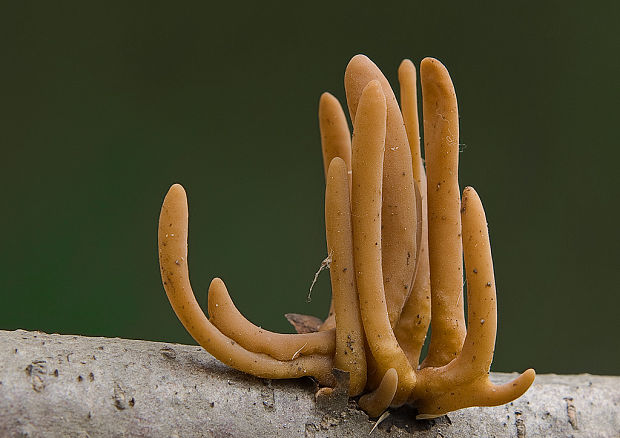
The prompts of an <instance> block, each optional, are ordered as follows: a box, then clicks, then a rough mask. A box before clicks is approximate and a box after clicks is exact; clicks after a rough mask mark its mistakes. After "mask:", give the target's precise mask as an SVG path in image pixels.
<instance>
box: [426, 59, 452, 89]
mask: <svg viewBox="0 0 620 438" xmlns="http://www.w3.org/2000/svg"><path fill="white" fill-rule="evenodd" d="M420 76H421V77H422V78H427V79H433V80H434V81H436V82H445V83H446V84H452V79H450V74H449V73H448V69H447V68H446V67H445V66H444V65H443V64H442V63H441V62H439V60H437V59H435V58H424V59H423V60H422V62H421V63H420Z"/></svg>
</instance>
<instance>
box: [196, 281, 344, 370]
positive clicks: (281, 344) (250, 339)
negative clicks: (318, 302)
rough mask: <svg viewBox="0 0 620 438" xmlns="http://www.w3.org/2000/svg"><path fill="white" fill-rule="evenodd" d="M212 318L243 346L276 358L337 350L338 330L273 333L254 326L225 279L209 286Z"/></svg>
mask: <svg viewBox="0 0 620 438" xmlns="http://www.w3.org/2000/svg"><path fill="white" fill-rule="evenodd" d="M208 303H209V304H208V306H209V321H211V322H212V323H213V325H214V326H215V327H217V328H218V330H219V331H221V332H222V333H223V334H224V335H226V336H228V337H229V338H230V339H232V340H233V341H235V342H237V343H238V344H239V345H241V346H242V347H243V348H245V349H246V350H249V351H253V352H255V353H265V354H268V355H269V356H271V357H273V358H274V359H278V360H291V359H294V358H296V357H297V356H299V355H303V356H308V355H311V354H328V355H331V354H333V353H334V348H335V346H336V342H335V329H331V330H328V331H322V332H314V333H303V334H283V333H274V332H270V331H268V330H265V329H262V328H260V327H257V326H255V325H254V324H252V323H251V322H250V321H248V320H247V319H246V318H245V317H244V316H243V315H242V314H241V313H240V312H239V310H237V308H236V307H235V305H234V303H233V301H232V299H231V298H230V295H229V294H228V290H227V289H226V286H225V285H224V282H223V281H214V282H212V283H211V286H210V287H209V300H208Z"/></svg>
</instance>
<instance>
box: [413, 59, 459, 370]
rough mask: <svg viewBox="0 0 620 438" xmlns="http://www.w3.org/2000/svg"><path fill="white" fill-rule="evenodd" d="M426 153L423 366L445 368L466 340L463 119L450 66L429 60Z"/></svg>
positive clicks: (424, 76)
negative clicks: (427, 314)
mask: <svg viewBox="0 0 620 438" xmlns="http://www.w3.org/2000/svg"><path fill="white" fill-rule="evenodd" d="M420 76H421V82H422V97H423V109H424V146H425V147H424V151H425V154H426V155H425V157H426V174H427V178H428V188H427V195H428V199H427V201H428V246H429V264H430V275H431V321H432V322H431V342H430V344H429V348H428V356H426V359H424V362H423V363H422V367H427V366H431V367H437V366H442V365H445V364H447V363H448V362H450V361H451V360H452V359H454V358H455V357H456V356H457V354H458V353H459V352H460V351H461V347H462V345H463V340H464V338H465V315H464V312H463V267H462V266H463V262H462V257H463V249H462V243H461V216H460V214H459V210H460V205H461V199H460V192H459V181H458V163H459V121H458V109H457V104H456V94H455V92H454V86H453V85H452V80H451V79H450V75H449V74H448V71H447V70H446V68H445V67H444V66H443V65H442V64H441V63H440V62H439V61H437V60H436V59H432V58H425V59H424V60H423V61H422V64H421V66H420Z"/></svg>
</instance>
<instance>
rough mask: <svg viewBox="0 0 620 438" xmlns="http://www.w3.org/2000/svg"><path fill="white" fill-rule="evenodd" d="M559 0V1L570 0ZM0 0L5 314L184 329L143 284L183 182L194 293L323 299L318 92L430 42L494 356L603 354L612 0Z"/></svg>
mask: <svg viewBox="0 0 620 438" xmlns="http://www.w3.org/2000/svg"><path fill="white" fill-rule="evenodd" d="M569 3H570V2H569ZM569 3H567V2H560V1H553V2H496V3H491V2H488V4H487V5H485V6H482V5H478V3H476V5H473V4H472V2H415V1H408V2H398V3H392V4H390V3H387V4H382V5H381V6H378V3H377V2H355V3H344V2H323V3H322V2H309V3H299V4H297V3H291V2H288V3H285V2H282V3H280V4H279V5H278V4H276V3H269V2H245V3H243V2H241V3H239V2H226V3H222V2H218V3H217V5H215V4H214V2H150V1H132V2H86V3H84V2H26V1H23V2H4V3H3V4H2V6H1V7H0V53H1V54H2V55H1V68H0V133H1V134H0V141H1V143H0V145H1V148H2V173H1V174H0V178H1V181H2V190H3V194H2V214H1V215H0V228H1V229H2V237H1V239H0V242H1V243H0V248H1V249H2V251H1V253H0V270H1V275H0V291H1V294H2V295H1V296H2V306H1V309H0V328H3V329H15V328H25V329H30V330H35V329H36V330H43V331H47V332H60V333H78V334H84V335H96V336H121V337H128V338H141V339H150V340H161V341H174V342H193V341H192V340H191V338H190V337H189V336H188V335H187V334H186V332H185V330H184V329H183V327H182V326H181V325H180V323H179V322H178V320H177V318H176V316H175V315H174V313H173V312H172V310H171V308H170V306H169V304H168V302H167V300H166V297H165V294H164V291H163V289H162V286H161V284H160V278H159V270H158V265H157V248H156V230H157V218H158V215H159V208H160V205H161V201H162V199H163V196H164V194H165V192H166V190H167V189H168V187H169V186H170V184H172V183H174V182H180V183H182V184H183V185H184V186H185V187H186V189H187V191H188V195H189V202H190V269H191V274H192V281H193V284H194V286H195V290H196V293H197V294H198V299H199V301H200V302H201V303H204V302H205V300H206V290H207V287H208V284H209V281H210V280H211V278H212V277H214V276H220V277H222V278H223V279H224V280H225V281H226V283H227V285H228V287H229V290H230V292H231V295H232V296H233V298H234V300H235V302H236V303H237V305H238V307H239V308H240V310H241V311H242V312H243V313H244V314H246V315H247V316H248V317H249V318H250V319H251V320H252V321H254V322H255V323H257V324H260V325H262V326H264V327H267V328H269V329H273V330H280V331H286V330H289V327H288V324H287V323H286V321H285V320H284V318H283V317H282V315H283V314H284V313H286V312H298V313H313V314H316V315H318V316H323V315H324V313H325V311H326V307H327V301H328V291H329V277H328V275H325V274H323V275H322V276H321V277H320V280H319V282H318V285H317V287H316V288H315V290H314V292H313V299H312V302H311V303H310V304H308V303H306V294H307V291H308V286H309V285H310V282H311V280H312V277H313V274H314V272H315V271H316V269H317V268H318V266H319V264H320V262H321V260H323V258H324V257H325V255H326V254H325V243H324V230H323V190H324V186H323V174H322V161H321V156H320V144H319V133H318V123H317V117H316V112H317V104H318V98H319V95H320V94H321V93H322V92H323V91H326V90H328V91H331V92H332V93H334V94H335V95H336V96H338V97H339V98H340V99H344V87H343V80H342V78H343V72H344V68H345V66H346V63H347V62H348V60H349V58H350V57H351V56H352V55H354V54H356V53H365V54H367V55H368V56H370V57H371V58H372V59H373V60H374V61H375V62H376V63H377V64H378V65H379V66H380V67H381V68H382V69H383V71H384V72H385V74H386V75H387V76H388V78H389V79H390V80H391V81H392V83H393V84H396V68H397V67H398V64H399V62H400V61H401V59H402V58H404V57H408V58H411V59H412V60H413V61H414V62H415V63H416V64H419V61H420V60H421V59H422V58H423V57H425V56H434V57H437V58H439V59H440V60H442V61H443V62H444V63H445V65H446V66H447V67H448V69H449V70H450V73H451V75H452V77H453V80H454V83H455V86H456V89H457V95H458V98H459V108H460V120H461V139H460V143H462V153H461V155H460V160H461V161H460V162H461V173H460V182H461V186H462V187H464V186H466V185H473V186H475V187H476V189H477V190H478V192H479V193H480V195H481V197H482V199H483V202H484V204H485V207H486V211H487V217H488V220H489V224H490V231H491V239H492V246H493V255H494V262H495V268H496V277H497V284H498V300H499V331H498V339H497V348H496V357H495V362H494V366H493V369H494V370H498V371H508V370H515V371H516V370H523V369H525V368H527V367H530V366H533V367H535V368H536V369H537V370H538V371H539V372H556V373H579V372H590V373H601V374H620V349H618V336H619V335H620V326H619V323H618V320H619V318H618V308H619V307H620V298H619V295H620V294H619V291H620V287H619V286H618V267H619V265H620V263H619V262H620V257H619V252H620V251H619V247H618V246H619V244H620V238H619V237H620V231H619V227H618V216H617V212H618V208H617V203H618V200H619V196H618V195H619V193H618V184H619V182H620V178H619V170H618V160H619V159H620V154H619V152H618V146H619V145H618V135H617V125H618V122H617V118H618V109H617V105H618V102H620V99H619V96H618V94H619V93H618V77H619V76H620V71H619V68H618V67H619V65H618V55H617V50H616V49H617V47H618V42H619V41H618V34H617V31H615V30H614V29H616V28H617V17H618V12H619V11H618V6H617V5H618V3H617V2H611V1H609V2H595V3H594V4H590V3H587V2H579V3H574V4H569Z"/></svg>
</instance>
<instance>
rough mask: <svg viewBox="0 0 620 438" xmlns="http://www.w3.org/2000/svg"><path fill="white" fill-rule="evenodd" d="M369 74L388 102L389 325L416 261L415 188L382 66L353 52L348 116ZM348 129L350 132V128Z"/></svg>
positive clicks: (385, 223) (384, 211) (384, 247)
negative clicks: (378, 84) (354, 54)
mask: <svg viewBox="0 0 620 438" xmlns="http://www.w3.org/2000/svg"><path fill="white" fill-rule="evenodd" d="M372 80H377V81H379V83H380V84H381V88H382V91H383V94H384V95H385V100H386V107H387V121H386V135H385V153H384V161H383V192H382V204H381V221H382V222H381V225H382V232H381V242H380V243H379V244H380V245H381V251H382V264H383V265H382V270H383V282H384V288H385V297H386V304H387V309H388V315H389V318H390V324H391V325H392V327H394V326H395V325H396V323H397V322H398V319H399V318H400V313H401V311H402V309H403V306H404V305H405V301H406V300H407V298H408V297H409V294H410V293H411V283H412V281H413V274H414V273H415V267H416V260H415V254H416V247H415V242H416V237H415V230H416V223H417V218H416V208H415V191H414V183H413V170H412V168H411V151H410V150H409V143H408V141H407V133H406V131H405V126H404V123H403V117H402V115H401V112H400V108H399V107H398V101H397V100H396V97H395V96H394V92H393V91H392V88H391V87H390V84H389V82H388V81H387V79H386V78H385V76H384V75H383V73H381V70H379V68H378V67H377V66H376V65H375V64H374V63H373V62H372V61H371V60H370V59H368V58H367V57H366V56H364V55H357V56H354V57H353V59H351V61H350V62H349V64H348V65H347V68H346V71H345V89H346V93H347V103H348V105H349V113H350V114H351V120H352V121H353V125H354V126H355V120H356V119H357V112H358V110H359V101H360V96H361V95H362V90H363V89H364V87H366V85H367V84H368V83H369V82H370V81H372ZM353 135H354V136H355V131H354V132H353ZM353 178H355V171H353ZM401 378H402V376H401Z"/></svg>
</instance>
